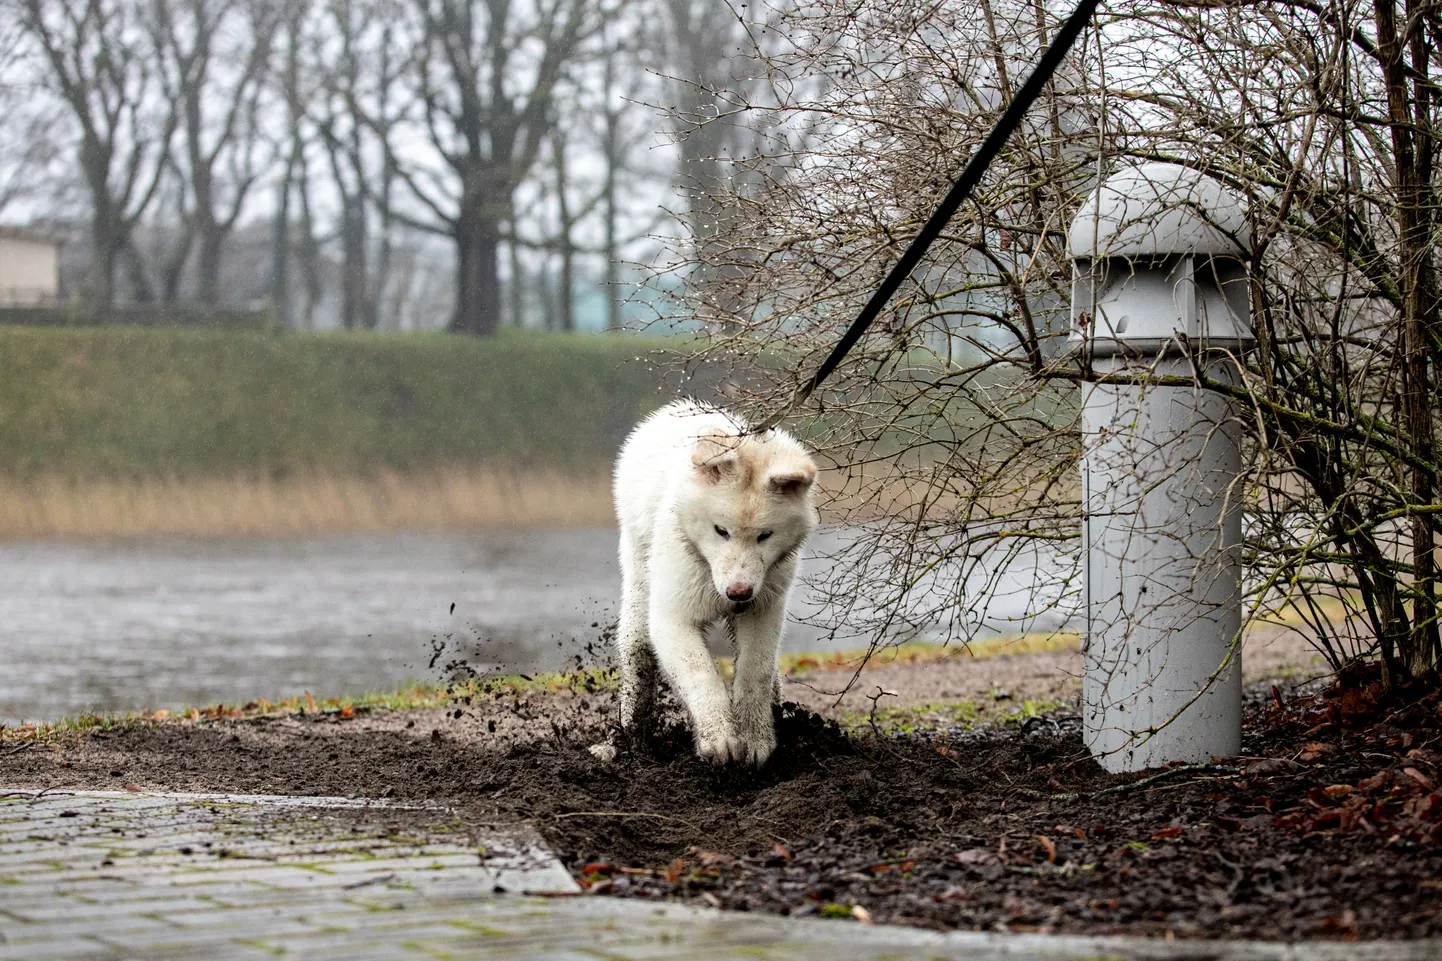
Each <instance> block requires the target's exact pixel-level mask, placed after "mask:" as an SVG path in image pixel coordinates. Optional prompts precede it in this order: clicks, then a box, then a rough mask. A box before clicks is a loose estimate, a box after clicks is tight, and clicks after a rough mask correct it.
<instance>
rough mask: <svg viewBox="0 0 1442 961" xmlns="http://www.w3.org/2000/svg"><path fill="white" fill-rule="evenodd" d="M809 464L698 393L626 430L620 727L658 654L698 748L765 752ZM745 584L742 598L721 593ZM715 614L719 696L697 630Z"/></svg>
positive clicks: (709, 753) (645, 703)
mask: <svg viewBox="0 0 1442 961" xmlns="http://www.w3.org/2000/svg"><path fill="white" fill-rule="evenodd" d="M815 476H816V468H815V465H814V464H813V462H812V461H811V459H810V457H809V455H808V454H807V453H806V450H805V449H804V448H803V447H802V446H801V444H800V443H798V442H797V441H796V440H795V439H794V438H793V437H791V436H790V435H789V434H786V433H785V432H783V431H778V430H773V431H767V432H765V433H762V434H758V435H750V434H748V433H747V427H746V425H745V424H744V423H743V422H741V421H740V420H738V419H737V418H735V417H734V416H732V415H730V414H728V413H725V412H723V411H720V410H717V409H714V408H708V407H703V406H701V405H699V404H694V403H689V402H678V403H674V404H671V405H669V406H667V407H664V408H662V409H661V410H659V411H657V412H656V413H655V414H653V415H652V416H651V417H649V418H647V419H646V420H645V421H643V422H642V423H641V424H640V425H639V426H637V428H636V429H635V430H634V431H633V432H632V434H631V436H630V437H629V438H628V439H627V441H626V443H625V445H624V446H623V447H622V448H621V454H620V457H619V458H618V459H617V462H616V478H615V495H616V513H617V517H618V519H619V521H620V526H621V577H622V597H621V612H620V624H619V627H618V632H617V645H618V648H619V651H618V653H619V659H620V664H621V674H622V680H621V724H622V728H623V730H628V731H630V732H631V733H635V732H636V731H637V730H638V729H640V728H642V727H644V726H645V725H646V724H647V723H648V722H649V720H650V718H651V714H652V711H653V708H654V684H655V671H656V665H657V663H658V662H659V666H660V668H661V670H662V671H664V672H665V674H666V677H667V678H669V679H670V681H671V684H672V685H673V686H674V688H675V689H676V692H677V693H678V694H679V695H680V698H681V700H682V702H683V703H684V704H685V706H686V710H687V711H688V713H689V714H690V717H691V723H692V727H693V729H694V731H695V735H696V752H697V753H698V754H699V755H700V756H701V757H703V758H705V759H707V760H709V761H712V762H714V763H718V764H719V763H724V762H726V761H737V762H743V763H747V764H752V765H756V766H760V765H762V764H764V763H765V762H766V760H767V758H769V757H770V756H771V752H772V751H773V750H774V749H775V747H776V734H775V730H774V727H773V722H772V717H771V705H772V703H773V702H774V701H776V700H777V698H778V697H779V693H780V679H779V677H778V674H777V666H776V658H777V652H778V650H779V648H780V643H781V632H782V628H783V626H784V624H785V620H786V602H787V596H788V594H789V592H790V590H791V584H792V582H793V580H794V579H795V577H796V571H797V566H798V558H799V553H800V550H801V547H802V545H803V544H804V543H805V541H806V539H807V537H809V536H810V535H811V532H812V530H813V529H814V528H815V525H816V511H815V509H814V507H813V506H812V495H813V488H814V484H813V481H814V479H815ZM718 528H719V529H720V531H724V532H725V533H726V534H727V535H729V536H722V534H721V533H719V532H718ZM763 535H764V539H763ZM747 589H749V590H750V591H751V592H752V597H751V599H750V600H749V601H743V602H737V601H735V600H733V599H730V598H728V596H727V591H728V590H730V591H731V592H732V595H733V597H738V596H741V595H742V594H744V592H745V591H746V590H747ZM721 620H724V621H725V622H726V623H727V625H728V626H729V627H730V629H731V631H732V634H733V636H734V638H735V641H736V672H735V679H734V681H733V684H732V688H733V690H732V694H731V695H730V696H729V697H728V695H727V692H726V686H725V683H724V681H723V680H722V679H721V675H720V674H719V673H718V672H717V670H716V665H715V663H714V662H713V661H712V659H711V655H710V653H709V652H708V651H707V650H706V645H705V641H704V639H703V637H704V632H705V630H706V629H707V627H708V626H710V625H711V624H713V623H715V622H717V621H721ZM594 750H596V753H597V755H598V756H600V757H607V756H613V755H614V751H613V750H612V749H610V748H609V746H605V745H598V746H597V748H596V749H594Z"/></svg>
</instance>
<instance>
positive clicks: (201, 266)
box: [196, 222, 225, 307]
mask: <svg viewBox="0 0 1442 961" xmlns="http://www.w3.org/2000/svg"><path fill="white" fill-rule="evenodd" d="M224 246H225V229H224V228H223V227H221V226H220V225H219V224H217V223H214V222H211V223H204V224H202V225H201V227H200V255H199V257H198V258H197V261H196V270H197V271H198V272H199V277H198V280H197V285H196V298H197V299H198V300H199V301H200V302H201V303H202V304H205V305H206V306H207V307H214V306H216V305H217V304H219V303H220V255H221V250H222V248H223V247H224Z"/></svg>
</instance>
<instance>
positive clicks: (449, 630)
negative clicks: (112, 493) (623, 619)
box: [0, 529, 1057, 723]
mask: <svg viewBox="0 0 1442 961" xmlns="http://www.w3.org/2000/svg"><path fill="white" fill-rule="evenodd" d="M842 536H843V535H840V534H836V533H831V534H824V535H822V536H820V537H819V538H818V539H817V541H816V546H817V549H818V550H819V551H821V552H823V553H824V552H826V551H827V550H829V549H831V548H834V547H835V546H836V544H837V543H839V539H840V538H841V537H842ZM615 550H616V547H615V532H614V531H613V530H610V529H600V530H579V531H495V532H479V533H462V534H455V533H444V534H383V535H355V536H337V537H310V538H291V539H279V538H277V539H222V540H125V541H115V542H98V543H97V542H85V543H50V542H44V543H18V544H4V545H0V574H3V577H0V665H3V667H0V722H4V723H15V722H16V721H19V720H49V719H53V718H57V717H61V716H64V715H69V714H75V713H78V712H81V711H115V710H129V709H139V708H145V709H157V708H161V707H169V708H177V707H183V706H188V705H199V704H214V703H217V702H221V703H239V702H244V701H247V700H251V699H254V698H258V697H267V698H271V699H276V698H279V697H286V696H290V695H294V694H300V693H302V692H304V691H311V692H313V693H314V694H315V695H316V696H317V697H331V696H336V695H341V694H357V693H361V692H365V691H375V690H385V689H389V688H393V687H395V686H396V685H397V684H399V683H400V682H402V681H405V680H407V679H412V678H414V679H428V680H435V679H439V678H441V677H443V676H444V669H445V665H446V664H447V663H448V662H449V661H451V660H452V659H454V658H458V657H459V658H464V659H465V660H466V661H467V662H468V663H469V664H470V665H471V666H473V667H475V668H477V669H481V670H485V669H498V668H504V669H506V670H509V671H538V670H555V669H558V668H564V667H567V666H574V665H575V664H576V663H577V659H578V658H580V659H581V660H582V661H586V662H591V661H594V660H595V659H596V658H597V657H598V656H600V655H602V654H604V652H603V651H601V650H600V648H601V646H602V645H600V644H599V643H598V642H599V638H600V634H601V627H602V626H603V625H605V624H608V623H610V622H611V621H612V620H613V619H614V609H615V604H616V597H617V594H618V592H619V589H620V573H619V569H618V567H617V563H616V557H615ZM810 563H811V567H812V569H813V570H815V569H816V568H817V566H818V564H824V562H821V561H816V560H813V561H811V562H810ZM1026 567H1027V570H1024V571H1021V570H1019V571H1017V572H1016V573H1015V575H1014V576H1012V577H1011V578H1010V579H1011V580H1013V581H1015V582H1017V583H1026V582H1027V581H1028V579H1030V578H1034V577H1035V576H1036V565H1031V564H1028V565H1026ZM1023 593H1026V592H1023ZM1017 603H1024V602H1017ZM452 605H454V607H452ZM1002 606H1005V605H1004V604H1003V605H1002ZM819 607H820V602H819V601H817V600H816V598H815V597H814V596H808V595H807V594H806V593H805V592H804V591H803V592H802V593H801V595H800V596H799V597H798V598H797V603H796V604H795V605H794V608H795V609H796V612H797V613H798V614H800V615H803V616H804V615H806V614H815V613H816V612H817V610H818V608H819ZM993 613H995V614H996V615H997V616H998V617H999V618H1001V620H1002V621H1004V622H1008V623H1011V622H1013V621H1014V617H1013V616H1014V615H1015V614H1017V613H1019V611H1008V610H998V611H995V612H993ZM1053 621H1055V618H1053ZM1046 626H1057V624H1056V623H1055V622H1054V623H1051V624H1049V625H1046ZM829 644H840V645H842V646H854V645H855V639H854V638H853V639H849V640H843V641H839V642H829V641H828V640H827V639H826V637H825V636H824V632H823V631H822V630H821V629H820V628H817V627H811V626H807V625H805V624H799V623H794V624H792V625H791V627H790V628H788V633H787V643H786V646H787V647H788V648H789V649H791V650H817V649H824V648H825V647H827V646H828V645H829ZM588 646H589V648H588Z"/></svg>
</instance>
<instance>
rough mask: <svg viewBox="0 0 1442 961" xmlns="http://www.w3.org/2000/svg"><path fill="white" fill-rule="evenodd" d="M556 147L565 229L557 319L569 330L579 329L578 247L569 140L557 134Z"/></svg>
mask: <svg viewBox="0 0 1442 961" xmlns="http://www.w3.org/2000/svg"><path fill="white" fill-rule="evenodd" d="M555 147H556V206H557V208H558V212H559V214H560V220H561V232H560V234H561V235H560V237H558V238H557V246H559V247H560V254H561V278H560V285H559V287H558V289H557V291H556V308H557V313H556V320H557V322H558V326H559V327H560V328H561V329H562V330H564V331H566V332H567V333H569V332H571V331H574V330H575V329H576V304H575V298H574V289H575V267H576V248H575V245H574V244H573V243H572V242H571V231H572V230H573V229H574V227H575V224H574V223H573V220H572V217H571V204H570V201H569V200H567V198H566V186H567V183H566V181H567V174H566V139H565V138H564V137H561V136H557V137H556V139H555Z"/></svg>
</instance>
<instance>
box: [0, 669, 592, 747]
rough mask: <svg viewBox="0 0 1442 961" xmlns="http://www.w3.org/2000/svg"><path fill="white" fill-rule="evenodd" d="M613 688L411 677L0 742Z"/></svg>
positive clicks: (48, 730) (87, 719)
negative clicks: (349, 690) (351, 691)
mask: <svg viewBox="0 0 1442 961" xmlns="http://www.w3.org/2000/svg"><path fill="white" fill-rule="evenodd" d="M618 686H619V679H618V677H617V674H616V671H615V670H614V669H612V668H587V669H584V670H579V671H566V672H562V673H554V674H551V673H548V674H534V675H531V674H509V675H501V676H495V677H479V678H473V679H470V680H465V681H457V682H454V683H451V684H434V683H424V682H420V681H413V682H410V683H407V684H404V685H402V686H400V687H398V688H396V689H395V690H393V691H381V692H370V693H366V694H358V695H355V696H353V697H330V698H325V699H324V700H322V699H318V698H316V697H315V696H313V695H312V694H311V693H310V692H308V691H307V692H306V693H305V694H302V695H299V696H296V697H288V698H283V699H281V700H277V701H270V700H267V699H265V698H257V699H256V700H253V701H247V702H245V703H244V704H234V705H228V704H213V705H210V706H208V707H190V708H186V709H184V710H179V711H171V710H169V709H162V710H159V711H123V712H113V713H105V714H78V715H76V716H74V717H67V718H61V719H60V720H57V721H52V722H50V723H46V724H34V723H32V724H22V725H19V726H18V727H6V726H5V725H3V724H0V743H7V742H11V743H18V742H26V741H38V742H41V743H49V742H53V741H57V740H64V739H66V738H71V737H76V736H80V735H83V734H89V733H94V732H105V731H114V730H121V729H125V728H131V727H137V726H142V725H148V724H214V723H219V722H225V721H246V720H263V719H269V720H274V719H278V718H283V717H295V716H298V717H305V716H316V715H325V716H332V717H338V718H341V719H349V718H353V717H357V716H360V715H363V714H369V713H375V712H380V713H386V712H391V711H409V710H423V709H428V708H454V707H455V706H456V705H457V704H470V703H472V702H473V701H475V700H478V699H486V698H499V697H508V696H513V695H518V694H559V693H562V692H565V691H574V692H584V693H599V692H604V691H614V690H616V689H617V687H618Z"/></svg>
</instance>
